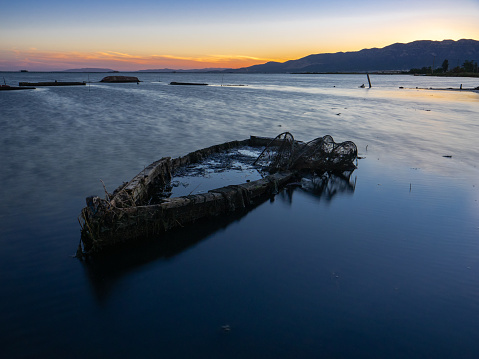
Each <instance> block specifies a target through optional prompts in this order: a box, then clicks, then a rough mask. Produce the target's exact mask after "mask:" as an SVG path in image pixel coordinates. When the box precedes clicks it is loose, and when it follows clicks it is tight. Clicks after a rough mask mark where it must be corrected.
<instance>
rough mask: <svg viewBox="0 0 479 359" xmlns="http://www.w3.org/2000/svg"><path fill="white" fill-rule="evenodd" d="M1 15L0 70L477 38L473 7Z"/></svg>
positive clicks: (37, 8) (31, 9)
mask: <svg viewBox="0 0 479 359" xmlns="http://www.w3.org/2000/svg"><path fill="white" fill-rule="evenodd" d="M0 8H1V13H2V20H1V22H0V34H1V36H0V70H16V69H20V68H29V69H35V70H42V69H43V70H52V69H58V70H61V69H66V68H77V67H109V68H114V69H118V70H134V69H145V68H165V67H168V68H177V69H179V68H205V67H242V66H250V65H253V64H256V63H264V62H266V61H286V60H289V59H297V58H300V57H303V56H307V55H309V54H313V53H324V52H338V51H357V50H360V49H363V48H371V47H383V46H387V45H389V44H392V43H396V42H411V41H414V40H444V39H453V40H458V39H461V38H472V39H479V24H478V23H477V19H479V1H478V0H474V1H473V0H457V1H443V0H437V1H430V0H425V1H424V0H423V1H411V0H403V1H401V0H397V1H383V2H379V1H349V0H338V1H334V2H332V1H321V0H320V1H309V0H303V1H301V0H297V1H270V0H268V1H252V0H244V1H241V2H231V3H228V2H224V1H217V0H209V1H208V0H205V1H202V2H199V1H191V0H177V1H174V2H172V1H150V0H137V1H122V0H117V1H110V0H106V1H101V0H100V1H92V0H84V1H81V2H78V1H75V2H72V1H58V0H45V1H32V0H16V1H15V2H13V1H12V2H8V3H7V2H4V4H1V5H0ZM83 65H84V66H83Z"/></svg>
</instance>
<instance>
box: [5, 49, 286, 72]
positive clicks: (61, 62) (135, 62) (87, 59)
mask: <svg viewBox="0 0 479 359" xmlns="http://www.w3.org/2000/svg"><path fill="white" fill-rule="evenodd" d="M2 53H3V56H1V57H2V58H3V60H0V66H3V67H5V66H7V64H12V63H15V67H17V68H19V67H21V68H28V67H32V66H33V67H35V68H37V67H42V68H45V69H60V70H63V69H69V68H72V67H82V68H83V67H101V68H112V69H114V70H120V71H121V70H123V71H125V70H130V71H136V70H147V69H164V68H171V69H203V68H241V67H248V66H252V65H257V64H263V63H265V62H268V61H278V62H284V61H287V59H269V58H257V57H251V56H241V55H212V56H203V57H186V56H173V55H149V56H141V55H133V54H128V53H123V52H116V51H100V52H54V51H52V52H49V51H38V50H37V49H33V48H32V49H29V50H27V51H20V50H11V51H10V52H8V53H7V52H6V51H2ZM5 53H7V54H5ZM5 55H6V56H5Z"/></svg>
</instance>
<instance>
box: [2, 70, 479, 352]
mask: <svg viewBox="0 0 479 359" xmlns="http://www.w3.org/2000/svg"><path fill="white" fill-rule="evenodd" d="M106 75H107V74H89V75H87V74H58V73H47V74H46V73H22V74H20V73H2V76H4V77H5V79H6V81H7V83H9V84H11V85H15V84H17V82H19V81H31V82H34V81H52V80H58V81H91V83H89V84H87V85H86V86H75V87H55V88H54V87H44V88H38V89H37V90H33V91H12V92H2V93H0V149H1V157H0V167H1V169H2V170H1V172H0V180H1V182H2V190H1V192H0V193H1V196H2V201H0V286H1V288H2V289H1V294H2V295H1V296H0V315H1V317H2V324H1V325H0V338H1V339H0V342H1V343H0V344H1V346H0V347H1V348H2V349H0V354H2V355H1V356H2V357H6V358H38V357H49V358H57V357H58V358H65V357H73V358H75V357H100V356H107V357H113V356H116V357H121V358H123V357H124V358H130V357H158V356H163V357H176V358H183V357H185V358H186V357H209V358H215V357H237V358H244V357H263V358H264V357H271V358H278V357H281V358H297V357H305V358H317V357H325V358H350V357H357V358H386V357H387V358H395V357H396V358H404V357H410V358H425V357H435V358H450V357H456V358H477V357H478V356H479V346H478V344H477V338H478V337H479V324H478V323H479V304H478V303H479V284H478V283H479V282H478V278H479V243H478V238H479V204H478V200H479V192H478V187H479V183H478V178H479V176H478V175H479V171H478V169H477V158H478V157H479V147H478V146H477V144H476V139H477V138H478V135H479V127H478V126H479V125H478V122H477V119H478V118H479V94H477V93H474V92H466V91H462V92H459V91H432V90H416V89H415V88H416V87H420V88H421V87H424V88H429V87H455V88H457V87H459V85H460V84H459V83H457V82H458V81H460V82H461V83H462V84H463V87H476V86H478V85H479V84H478V83H477V79H457V78H430V77H413V76H398V75H391V76H374V75H372V76H371V81H372V84H373V88H371V89H368V88H365V89H362V88H358V86H359V85H361V84H362V83H367V79H366V77H365V76H363V75H262V74H257V75H245V74H225V75H221V74H180V73H176V74H125V75H133V76H138V77H139V78H140V80H142V82H141V83H140V84H139V85H137V84H103V83H99V82H98V81H99V80H100V79H101V78H102V77H103V76H106ZM170 81H182V82H205V83H208V84H210V86H206V87H204V86H190V87H189V86H169V85H168V83H169V82H170ZM222 84H223V85H225V84H232V85H239V84H241V85H245V86H221V85H222ZM399 87H405V88H412V90H409V89H400V88H399ZM283 131H290V132H292V133H293V135H294V136H295V137H296V138H297V139H299V140H305V141H307V140H311V139H313V138H315V137H319V136H324V135H326V134H330V135H332V136H333V137H334V139H335V140H336V141H345V140H352V141H354V142H355V143H356V144H357V146H358V149H359V152H360V156H361V157H362V159H360V160H358V169H357V170H356V171H354V172H353V174H352V176H351V179H350V180H351V181H350V183H349V182H348V183H349V185H348V184H346V185H345V184H344V183H341V182H340V181H339V182H331V183H329V184H328V186H327V188H326V189H325V190H324V191H322V192H319V193H316V194H312V193H310V192H305V191H302V190H300V189H296V190H293V191H285V192H283V193H281V194H279V195H278V196H276V198H275V200H274V201H272V202H266V203H264V204H262V205H260V206H258V207H256V208H254V209H253V210H252V211H250V212H248V213H238V214H237V215H235V216H227V217H225V218H219V219H218V221H213V222H210V223H204V224H201V225H198V226H196V227H194V228H192V229H188V228H185V229H182V230H179V231H176V232H174V233H170V234H168V235H167V236H165V238H161V239H157V240H153V241H150V242H147V243H144V244H143V245H142V246H141V247H136V248H127V249H123V250H119V251H117V252H115V253H112V254H110V255H108V256H106V257H105V258H102V259H101V260H97V261H95V262H93V263H82V262H79V261H78V260H76V259H73V258H71V255H72V254H74V253H75V250H76V247H77V244H78V242H79V234H80V226H79V224H78V221H77V217H78V215H79V213H80V210H81V208H82V207H83V206H84V198H85V197H86V196H88V195H92V194H100V195H101V194H102V193H103V187H102V184H101V182H100V179H101V180H103V181H104V183H105V185H106V187H107V189H108V190H110V191H111V190H113V189H114V188H116V187H117V186H118V185H120V184H121V183H122V182H123V181H126V180H129V179H130V178H132V177H133V176H134V175H136V174H137V173H138V172H140V171H141V170H142V169H143V168H144V167H145V166H146V165H148V164H149V163H151V162H153V161H154V160H157V159H159V158H161V157H163V156H172V157H175V156H179V155H184V154H186V153H188V152H190V151H194V150H196V149H198V148H202V147H208V146H210V145H213V144H217V143H222V142H226V141H231V140H241V139H245V138H248V137H249V136H250V135H258V136H276V135H277V134H279V133H280V132H283ZM444 156H450V157H444ZM223 325H229V326H230V328H231V331H228V332H226V331H224V330H222V329H221V327H222V326H223Z"/></svg>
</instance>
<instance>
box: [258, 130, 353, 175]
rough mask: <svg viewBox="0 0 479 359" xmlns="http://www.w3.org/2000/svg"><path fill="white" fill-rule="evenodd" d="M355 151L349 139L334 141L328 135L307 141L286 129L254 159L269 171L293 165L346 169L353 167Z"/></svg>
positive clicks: (280, 169)
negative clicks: (295, 136)
mask: <svg viewBox="0 0 479 359" xmlns="http://www.w3.org/2000/svg"><path fill="white" fill-rule="evenodd" d="M357 155H358V149H357V147H356V144H355V143H354V142H351V141H345V142H341V143H336V142H334V140H333V138H332V137H331V136H329V135H326V136H324V137H318V138H316V139H314V140H312V141H309V142H308V143H303V142H299V141H295V140H294V137H293V135H292V134H291V133H289V132H283V133H281V134H279V135H278V136H276V137H275V138H274V139H273V140H272V141H271V142H270V143H269V144H268V145H267V146H266V148H265V149H264V150H263V152H262V153H261V154H260V155H259V157H258V158H257V159H256V161H255V162H254V164H255V165H258V166H261V167H263V168H265V169H266V170H267V171H269V172H276V171H282V170H292V169H296V170H299V169H317V168H321V169H324V170H327V169H331V170H333V169H348V168H355V166H354V164H353V161H354V160H355V159H356V157H357Z"/></svg>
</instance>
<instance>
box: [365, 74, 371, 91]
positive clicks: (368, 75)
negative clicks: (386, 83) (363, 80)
mask: <svg viewBox="0 0 479 359" xmlns="http://www.w3.org/2000/svg"><path fill="white" fill-rule="evenodd" d="M366 75H367V76H368V82H369V88H371V80H370V78H369V74H366Z"/></svg>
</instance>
